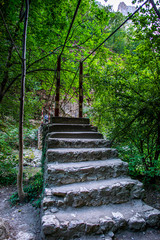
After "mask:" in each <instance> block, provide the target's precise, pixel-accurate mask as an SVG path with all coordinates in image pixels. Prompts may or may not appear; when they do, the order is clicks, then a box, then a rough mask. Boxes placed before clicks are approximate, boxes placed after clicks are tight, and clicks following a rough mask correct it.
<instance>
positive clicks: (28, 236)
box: [16, 231, 35, 240]
mask: <svg viewBox="0 0 160 240" xmlns="http://www.w3.org/2000/svg"><path fill="white" fill-rule="evenodd" d="M16 239H17V240H24V239H25V240H35V235H34V234H33V233H27V232H22V231H21V232H19V233H18V234H17V236H16Z"/></svg>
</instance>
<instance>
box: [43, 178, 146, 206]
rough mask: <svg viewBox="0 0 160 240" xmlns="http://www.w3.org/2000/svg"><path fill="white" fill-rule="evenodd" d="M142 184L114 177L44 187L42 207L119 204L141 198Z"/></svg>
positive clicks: (142, 192) (142, 195)
mask: <svg viewBox="0 0 160 240" xmlns="http://www.w3.org/2000/svg"><path fill="white" fill-rule="evenodd" d="M142 186H143V185H142V183H140V182H139V181H138V180H133V179H130V178H114V179H109V180H99V181H90V182H83V183H73V184H68V185H63V186H58V187H56V186H55V187H52V188H45V193H44V196H45V197H44V199H43V207H49V206H56V207H62V208H66V207H68V206H71V207H75V208H77V207H83V206H100V205H103V204H110V203H114V204H120V203H124V202H128V201H129V200H131V199H136V198H140V199H141V198H143V197H144V190H143V189H142Z"/></svg>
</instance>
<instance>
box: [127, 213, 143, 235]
mask: <svg viewBox="0 0 160 240" xmlns="http://www.w3.org/2000/svg"><path fill="white" fill-rule="evenodd" d="M128 224H129V228H130V229H131V230H134V231H138V230H144V229H145V226H146V222H145V220H144V218H142V217H141V216H140V215H139V214H136V215H135V216H133V217H132V218H130V219H129V222H128Z"/></svg>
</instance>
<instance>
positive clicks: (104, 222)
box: [42, 200, 160, 240]
mask: <svg viewBox="0 0 160 240" xmlns="http://www.w3.org/2000/svg"><path fill="white" fill-rule="evenodd" d="M159 225H160V211H158V210H156V209H154V208H152V207H150V206H148V205H146V204H145V203H144V202H142V201H141V200H132V201H130V202H127V203H121V204H109V205H101V206H96V207H82V208H76V209H75V208H72V207H69V208H67V209H65V210H62V209H61V210H60V211H59V209H58V208H55V207H51V208H50V209H47V210H46V211H44V215H43V217H42V228H43V231H44V233H46V235H47V234H48V236H49V234H52V233H54V234H55V235H54V236H55V237H58V238H55V239H65V240H68V239H72V238H74V239H75V236H78V237H81V236H84V235H85V236H86V235H88V234H89V235H90V234H91V235H92V234H102V233H107V232H109V231H113V232H115V231H117V230H118V229H131V230H136V231H137V230H144V228H145V227H146V226H149V227H158V226H159ZM63 237H64V238H63ZM48 239H49V238H48Z"/></svg>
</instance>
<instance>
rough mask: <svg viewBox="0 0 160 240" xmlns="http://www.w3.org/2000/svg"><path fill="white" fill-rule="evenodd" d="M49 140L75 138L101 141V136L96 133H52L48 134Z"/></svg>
mask: <svg viewBox="0 0 160 240" xmlns="http://www.w3.org/2000/svg"><path fill="white" fill-rule="evenodd" d="M48 137H50V138H75V139H103V135H102V134H101V133H98V132H52V133H49V134H48Z"/></svg>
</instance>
